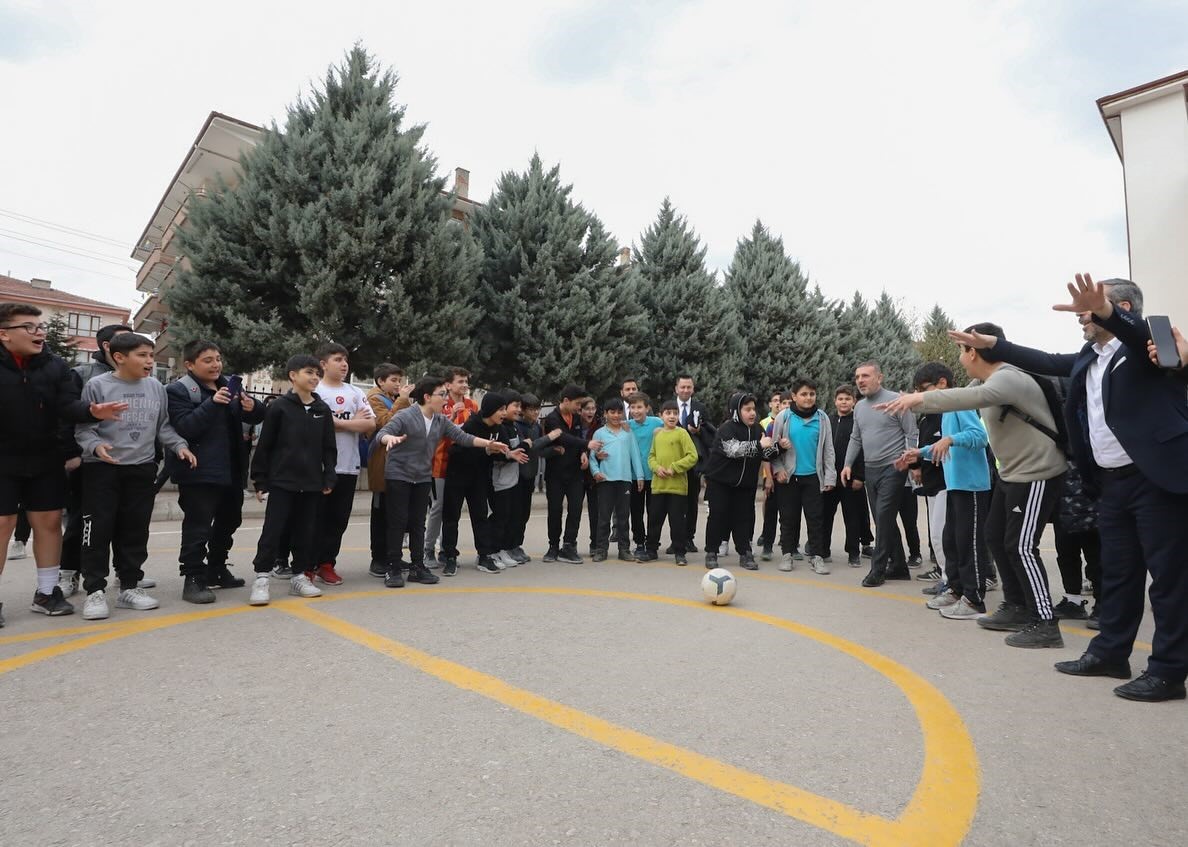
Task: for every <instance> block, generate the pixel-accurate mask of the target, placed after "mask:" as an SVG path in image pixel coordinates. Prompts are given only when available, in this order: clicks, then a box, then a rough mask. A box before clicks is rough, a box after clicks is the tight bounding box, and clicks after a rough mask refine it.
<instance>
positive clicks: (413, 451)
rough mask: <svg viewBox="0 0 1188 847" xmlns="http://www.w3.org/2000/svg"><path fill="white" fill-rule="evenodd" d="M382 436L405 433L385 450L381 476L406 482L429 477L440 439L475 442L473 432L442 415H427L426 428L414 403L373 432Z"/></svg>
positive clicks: (457, 442) (376, 436) (424, 479)
mask: <svg viewBox="0 0 1188 847" xmlns="http://www.w3.org/2000/svg"><path fill="white" fill-rule="evenodd" d="M385 435H407V436H408V438H407V439H406V440H405V441H402V442H401V443H399V444H397V445H396V446H395V447H391V448H389V449H388V459H387V461H386V462H384V479H393V480H399V481H400V482H410V483H418V482H430V481H431V480H432V479H433V451H434V450H436V449H437V443H438V442H439V441H441V439H442V438H448V439H450V440H451V441H453V442H454V443H455V444H461V445H462V446H463V447H473V446H474V441H475V438H474V436H473V435H471V434H470V433H469V432H463V431H462V427H460V426H457V425H456V424H454V423H451V422H450V420H449V418H447V417H445V415H434V416H433V417H432V418H430V419H429V424H428V431H426V421H425V416H424V414H422V413H421V407H420V406H418V405H416V404H415V403H414V404H413V405H411V406H409V407H408V408H407V409H401V410H400V411H399V412H397V413H396V414H395V415H393V416H392V420H390V421H388V424H387V426H385V427H384V428H383V429H381V430H380V431H379V432H377V433H376V434H375V439H376V442H378V440H379V439H381V438H383V437H384V436H385ZM374 443H375V442H373V445H374Z"/></svg>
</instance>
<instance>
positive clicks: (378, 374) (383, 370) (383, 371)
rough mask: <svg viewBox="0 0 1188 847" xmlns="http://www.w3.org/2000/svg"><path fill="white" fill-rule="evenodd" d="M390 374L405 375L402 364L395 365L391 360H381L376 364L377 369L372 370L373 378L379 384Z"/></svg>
mask: <svg viewBox="0 0 1188 847" xmlns="http://www.w3.org/2000/svg"><path fill="white" fill-rule="evenodd" d="M390 376H404V369H403V368H401V367H400V365H393V364H392V363H391V362H380V363H379V364H378V365H376V366H375V370H373V371H372V372H371V378H372V379H373V380H375V384H376V385H379V384H380V383H381V382H383V381H384V380H385V379H387V378H388V377H390Z"/></svg>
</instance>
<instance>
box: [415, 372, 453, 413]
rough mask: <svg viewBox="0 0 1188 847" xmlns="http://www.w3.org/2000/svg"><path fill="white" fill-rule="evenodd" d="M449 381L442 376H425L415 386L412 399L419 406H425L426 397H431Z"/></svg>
mask: <svg viewBox="0 0 1188 847" xmlns="http://www.w3.org/2000/svg"><path fill="white" fill-rule="evenodd" d="M447 382H449V380H447V379H445V378H444V377H440V376H423V377H421V378H420V379H419V380H417V384H416V385H414V386H413V390H412V399H413V402H414V403H416V404H417V405H418V406H424V405H425V397H426V396H431V395H432V394H433V392H434V391H436V390H437V389H439V388H441V386H443V385H445V384H446V383H447Z"/></svg>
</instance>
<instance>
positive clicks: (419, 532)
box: [375, 376, 508, 588]
mask: <svg viewBox="0 0 1188 847" xmlns="http://www.w3.org/2000/svg"><path fill="white" fill-rule="evenodd" d="M448 396H449V391H448V390H446V380H445V379H443V378H441V377H436V376H426V377H422V378H421V380H420V382H418V383H417V384H416V385H415V386H414V387H413V391H412V397H411V399H412V401H413V405H412V406H409V407H408V408H407V409H402V410H400V411H399V412H397V413H396V414H395V415H393V416H392V419H391V420H390V421H388V423H387V425H386V426H384V427H383V428H382V429H381V430H380V431H379V432H377V433H376V434H375V439H376V441H378V442H379V443H380V444H383V445H384V446H385V447H387V448H388V458H387V460H386V461H385V463H384V504H385V507H386V509H387V513H388V514H387V517H388V575H387V576H386V577H385V578H384V585H385V586H387V587H388V588H401V587H403V586H404V576H403V574H402V573H401V571H402V570H403V569H404V568H405V567H407V568H408V579H409V582H420V583H424V584H426V585H432V584H433V583H435V582H437V581H438V579H437V576H436V575H435V574H434V573H433V572H432V571H430V570H429V569H428V568H427V567H425V513H426V512H427V511H428V510H429V494H430V490H431V489H432V488H433V451H434V450H436V449H437V444H438V442H439V441H441V439H442V438H448V439H450V440H451V441H453V442H454V443H455V444H461V445H462V446H463V447H478V448H482V449H487V450H490V451H491V452H493V453H507V450H508V447H507V445H506V444H504V443H502V442H498V441H488V440H487V439H485V438H476V437H475V436H473V435H471V434H470V433H469V432H464V431H463V430H462V428H461V427H459V426H458V425H457V424H455V423H453V422H451V421H450V420H449V418H447V417H445V415H443V414H442V413H441V410H442V407H443V406H445V401H446V398H447V397H448ZM406 532H407V533H408V557H409V562H408V564H407V565H406V564H405V563H404V562H403V561H402V560H401V556H402V555H403V552H404V534H405V533H406Z"/></svg>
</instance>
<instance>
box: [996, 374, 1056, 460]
mask: <svg viewBox="0 0 1188 847" xmlns="http://www.w3.org/2000/svg"><path fill="white" fill-rule="evenodd" d="M1024 373H1026V374H1027V375H1028V376H1029V377H1031V378H1032V379H1034V380H1035V384H1036V385H1038V386H1039V388H1040V391H1042V392H1043V394H1044V400H1046V401H1047V403H1048V411H1049V412H1051V413H1052V420H1053V421H1055V422H1056V428H1055V429H1052V428H1051V427H1050V426H1048V425H1046V424H1043V423H1040V422H1039V421H1038V420H1037V419H1036V418H1034V417H1033V416H1031V415H1029V414H1027V413H1026V412H1024V411H1023V410H1022V409H1017V408H1015V407H1014V406H1011V405H1009V404H1008V405H1005V406H1003V407H1002V412H1001V413H1000V414H999V416H998V420H999V422H1000V423H1001V422H1002V421H1004V420H1006V416H1007V415H1014V416H1015V417H1017V418H1019V419H1020V420H1022V421H1023V422H1024V423H1026V424H1028V425H1029V426H1033V427H1035V428H1036V429H1038V430H1039V431H1040V432H1042V433H1043V434H1044V435H1046V436H1048V438H1051V439H1052V440H1053V441H1055V442H1056V446H1057V447H1059V448H1060V452H1062V453H1064V455H1065V456H1068V455H1069V454H1070V451H1069V446H1068V425H1067V424H1066V422H1065V420H1064V398H1063V397H1062V396H1061V392H1060V389H1059V387H1058V383H1057V382H1056V380H1054V379H1050V378H1048V377H1045V376H1039V375H1038V374H1033V373H1031V372H1029V371H1024Z"/></svg>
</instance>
